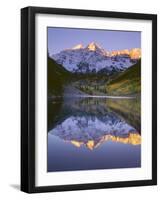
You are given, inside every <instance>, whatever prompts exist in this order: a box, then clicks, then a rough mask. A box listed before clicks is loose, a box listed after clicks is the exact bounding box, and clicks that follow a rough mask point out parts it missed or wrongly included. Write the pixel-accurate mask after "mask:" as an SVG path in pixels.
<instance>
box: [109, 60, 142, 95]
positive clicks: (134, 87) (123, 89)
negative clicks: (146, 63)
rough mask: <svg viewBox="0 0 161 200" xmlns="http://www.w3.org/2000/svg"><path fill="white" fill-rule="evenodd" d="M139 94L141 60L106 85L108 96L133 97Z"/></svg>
mask: <svg viewBox="0 0 161 200" xmlns="http://www.w3.org/2000/svg"><path fill="white" fill-rule="evenodd" d="M140 92H141V60H139V62H138V63H137V64H135V65H133V66H132V67H130V68H128V69H127V70H126V71H124V72H122V73H121V74H119V75H118V76H117V77H116V78H115V79H113V80H112V81H110V83H108V84H107V93H108V94H109V95H134V94H140Z"/></svg>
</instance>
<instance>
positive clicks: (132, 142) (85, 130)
mask: <svg viewBox="0 0 161 200" xmlns="http://www.w3.org/2000/svg"><path fill="white" fill-rule="evenodd" d="M140 130H141V128H140V100H139V99H136V98H129V99H128V98H125V99H124V98H120V99H116V98H104V97H77V98H65V97H62V98H61V97H59V98H53V99H50V100H49V102H48V163H47V169H48V172H54V171H70V170H72V171H73V170H92V169H116V168H135V167H140V166H141V132H140Z"/></svg>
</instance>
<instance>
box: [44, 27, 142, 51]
mask: <svg viewBox="0 0 161 200" xmlns="http://www.w3.org/2000/svg"><path fill="white" fill-rule="evenodd" d="M92 41H94V42H96V43H98V44H99V45H101V46H102V47H103V48H104V49H106V50H108V51H113V50H120V49H131V48H141V32H134V31H110V30H94V29H76V28H54V27H48V50H49V54H50V55H51V54H55V53H58V52H60V51H62V50H64V49H68V48H72V47H73V46H75V45H77V44H82V45H83V46H87V45H88V44H89V43H91V42H92Z"/></svg>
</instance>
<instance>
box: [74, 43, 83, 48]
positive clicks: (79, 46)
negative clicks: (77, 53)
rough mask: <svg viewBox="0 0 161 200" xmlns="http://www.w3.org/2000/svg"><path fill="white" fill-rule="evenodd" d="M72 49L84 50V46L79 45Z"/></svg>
mask: <svg viewBox="0 0 161 200" xmlns="http://www.w3.org/2000/svg"><path fill="white" fill-rule="evenodd" d="M72 49H83V44H77V45H76V46H74V47H73V48H72Z"/></svg>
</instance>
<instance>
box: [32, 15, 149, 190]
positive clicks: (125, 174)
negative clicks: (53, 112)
mask: <svg viewBox="0 0 161 200" xmlns="http://www.w3.org/2000/svg"><path fill="white" fill-rule="evenodd" d="M47 26H52V27H70V28H72V27H73V28H88V29H89V28H91V29H107V30H129V31H141V49H142V60H141V62H142V63H141V67H142V71H141V74H142V77H141V78H142V80H141V90H142V95H141V98H142V104H141V127H142V129H141V133H142V146H141V149H142V150H141V164H142V167H141V168H133V169H131V168H130V169H114V170H109V169H108V170H89V171H79V172H78V171H69V172H50V173H47V163H46V162H47V120H46V119H47V98H46V96H47V52H46V50H47ZM35 34H36V37H35V38H36V44H35V45H36V63H35V64H36V82H35V84H36V88H35V89H36V102H35V105H36V122H35V123H36V144H35V145H36V149H35V152H36V155H35V157H36V163H35V166H36V180H35V183H36V186H50V185H65V184H81V183H99V182H115V181H131V180H147V179H151V178H152V154H151V153H152V106H151V105H152V93H151V88H152V23H151V21H150V20H147V21H146V20H127V19H117V18H99V17H76V16H63V15H49V14H37V15H36V33H35Z"/></svg>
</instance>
